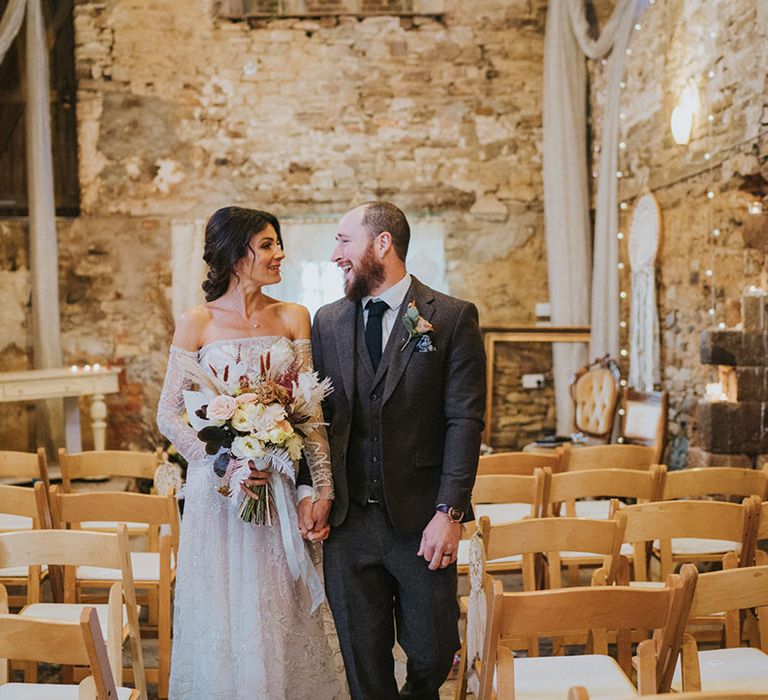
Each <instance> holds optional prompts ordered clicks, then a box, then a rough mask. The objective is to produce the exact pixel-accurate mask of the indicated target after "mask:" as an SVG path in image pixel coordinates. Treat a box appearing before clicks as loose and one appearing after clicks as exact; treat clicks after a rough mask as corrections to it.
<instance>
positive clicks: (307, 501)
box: [298, 496, 315, 539]
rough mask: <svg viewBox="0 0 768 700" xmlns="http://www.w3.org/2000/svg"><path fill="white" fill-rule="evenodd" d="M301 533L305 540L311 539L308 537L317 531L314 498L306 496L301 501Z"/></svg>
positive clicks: (299, 512) (299, 508)
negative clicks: (313, 511) (314, 516)
mask: <svg viewBox="0 0 768 700" xmlns="http://www.w3.org/2000/svg"><path fill="white" fill-rule="evenodd" d="M298 515H299V532H300V533H301V536H302V537H303V538H304V539H309V538H308V537H307V535H308V534H309V533H310V532H312V530H314V529H315V519H314V518H313V517H312V498H311V496H306V497H305V498H302V499H301V500H300V501H299V507H298Z"/></svg>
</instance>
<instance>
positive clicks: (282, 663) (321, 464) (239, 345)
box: [157, 337, 348, 700]
mask: <svg viewBox="0 0 768 700" xmlns="http://www.w3.org/2000/svg"><path fill="white" fill-rule="evenodd" d="M267 351H269V352H270V355H271V357H272V363H273V366H274V363H275V362H276V361H291V360H292V359H294V358H295V359H296V360H298V361H299V362H300V363H301V365H302V368H303V369H307V368H311V351H310V344H309V341H308V340H298V341H290V340H288V339H286V338H279V337H255V338H244V339H235V340H220V341H216V342H213V343H210V344H208V345H206V346H204V347H203V348H201V349H200V351H199V352H197V353H191V352H188V351H186V350H183V349H181V348H177V347H174V346H172V347H171V352H170V357H169V361H168V371H167V373H166V377H165V383H164V385H163V391H162V395H161V397H160V404H159V407H158V414H157V422H158V426H159V428H160V431H161V432H162V433H163V434H164V435H165V436H166V437H167V438H168V439H169V440H171V442H172V443H173V444H174V445H175V446H176V448H177V449H178V451H179V452H180V453H181V454H182V456H184V458H185V459H186V460H187V461H188V463H189V467H188V470H187V482H186V485H185V488H184V496H185V505H184V516H183V518H182V522H181V542H180V549H179V561H178V567H177V573H176V592H175V603H174V625H173V654H172V659H171V685H170V696H171V698H172V699H176V700H181V699H183V700H192V699H197V698H199V699H200V700H203V699H205V700H208V699H213V698H219V699H222V700H223V699H226V700H246V699H247V700H255V699H256V698H259V699H262V698H267V699H270V700H301V699H303V698H312V700H336V698H346V697H348V694H347V691H346V687H345V683H344V680H343V664H342V661H341V654H340V652H339V647H338V640H337V639H336V636H335V631H334V629H333V623H332V621H331V617H330V613H329V611H328V609H327V606H326V604H325V603H323V604H322V605H321V607H320V608H319V609H318V610H317V611H316V612H315V613H310V609H311V607H312V602H311V595H310V592H309V590H308V589H307V587H306V586H305V585H304V583H303V581H302V580H299V581H294V580H293V577H292V576H291V573H290V571H289V568H288V564H287V560H286V554H285V550H284V547H283V541H282V539H281V534H280V527H279V526H277V525H273V526H255V525H252V524H248V523H245V522H243V521H242V520H241V519H240V518H239V517H238V515H237V513H236V510H235V509H234V508H232V506H231V505H230V503H229V502H228V500H229V499H227V498H224V497H223V496H222V495H221V494H220V493H218V492H217V490H216V487H217V486H218V485H219V483H220V480H219V479H218V477H216V475H215V474H214V472H213V468H212V464H213V457H210V456H208V455H206V453H205V446H204V444H203V443H202V442H201V441H200V440H198V438H197V435H196V431H195V430H194V429H193V428H191V427H190V426H189V425H188V424H187V422H186V421H185V420H184V398H183V392H184V391H185V390H189V389H192V388H193V380H192V379H191V378H190V374H191V373H190V372H189V371H188V370H185V364H186V366H187V367H189V364H187V363H189V362H190V360H192V361H194V362H196V363H198V365H199V366H200V367H202V368H203V369H204V370H205V371H206V372H208V373H211V374H214V375H215V376H219V377H222V376H223V375H224V372H225V368H227V367H229V368H233V367H235V366H237V368H238V369H240V368H242V367H243V366H245V367H248V368H255V369H256V371H258V368H259V366H260V365H259V363H260V359H261V357H262V355H263V354H265V353H266V352H267ZM195 369H196V368H195ZM226 371H227V372H229V371H230V370H226ZM310 437H311V438H312V439H308V441H307V442H308V443H311V444H308V449H307V453H308V454H307V458H308V463H309V466H310V471H311V473H312V479H313V486H314V488H315V489H318V488H321V487H324V488H326V489H327V488H328V487H332V481H331V472H330V465H329V464H328V461H327V437H326V435H325V431H324V430H323V431H317V433H316V434H315V435H313V436H310ZM278 478H285V477H278ZM290 488H291V493H294V491H293V488H294V487H293V486H292V485H291V487H290ZM295 510H296V509H295V498H294V499H292V501H291V511H290V516H291V520H292V521H294V520H295V517H296V515H295Z"/></svg>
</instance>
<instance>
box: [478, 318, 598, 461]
mask: <svg viewBox="0 0 768 700" xmlns="http://www.w3.org/2000/svg"><path fill="white" fill-rule="evenodd" d="M481 330H482V332H483V338H484V343H485V353H486V357H487V365H486V377H485V382H486V399H485V430H484V432H483V442H484V443H485V444H486V445H489V446H495V447H499V448H502V449H521V448H522V445H521V444H516V443H515V441H514V438H507V439H502V440H501V442H499V440H495V441H494V433H496V434H498V432H499V429H498V425H497V424H498V420H497V419H498V418H499V416H498V411H499V409H503V404H504V402H505V396H521V395H523V394H522V393H521V392H522V391H523V390H522V387H521V386H520V385H519V382H518V379H520V378H521V377H522V375H523V374H526V373H529V372H531V371H533V372H535V373H537V374H539V373H543V374H545V375H549V376H551V369H552V353H551V344H552V343H585V344H588V343H589V338H590V329H589V326H509V327H487V328H483V329H481ZM542 343H544V344H547V345H545V346H543V347H542V346H541V345H540V344H542ZM509 344H517V347H516V348H515V347H514V346H513V348H509V347H506V346H509ZM510 349H512V350H514V349H516V350H518V351H519V352H518V357H517V358H514V357H513V358H509V357H504V358H502V359H503V360H504V362H505V368H504V373H505V374H506V377H507V379H506V380H505V379H504V377H499V381H497V369H499V368H498V367H497V359H498V358H499V356H500V355H509V353H508V350H510ZM499 374H502V371H501V370H500V369H499ZM510 377H512V379H510ZM511 383H513V384H514V386H510V384H511ZM542 389H545V391H544V393H543V394H542V393H541V392H540V391H539V390H538V389H535V390H533V391H534V392H535V391H539V394H538V395H537V394H534V393H531V392H528V393H526V394H525V395H526V396H531V397H535V396H539V397H540V399H539V402H538V403H539V407H538V410H542V411H544V410H548V411H549V412H550V413H551V414H552V415H554V388H553V387H552V386H551V382H550V383H549V386H548V387H542ZM513 410H515V411H517V410H518V406H515V408H514V409H513ZM530 410H531V411H533V412H536V410H537V407H536V406H530ZM515 420H518V417H515ZM536 425H537V423H534V425H533V429H535V427H536ZM518 432H519V433H521V434H525V435H526V437H525V441H531V440H533V439H536V438H535V436H534V435H533V433H532V432H530V430H529V432H527V433H526V429H525V427H521V428H520V430H519V431H518ZM550 432H554V427H552V429H551V431H550ZM510 440H512V441H510ZM519 442H522V441H519ZM494 443H495V444H494Z"/></svg>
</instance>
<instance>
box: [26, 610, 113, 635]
mask: <svg viewBox="0 0 768 700" xmlns="http://www.w3.org/2000/svg"><path fill="white" fill-rule="evenodd" d="M122 607H123V626H125V625H126V624H128V614H127V612H126V609H125V605H123V606H122ZM83 608H94V609H95V610H96V615H97V616H98V618H99V627H101V636H102V637H104V639H105V640H106V639H107V620H108V615H109V613H108V610H109V606H108V605H105V604H102V605H81V604H80V603H32V604H31V605H27V606H26V607H25V608H24V609H23V610H22V611H21V612H20V613H19V615H23V616H24V617H34V618H37V619H39V620H63V621H65V622H79V621H80V613H82V612H83Z"/></svg>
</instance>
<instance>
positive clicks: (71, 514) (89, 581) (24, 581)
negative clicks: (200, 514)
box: [0, 452, 179, 697]
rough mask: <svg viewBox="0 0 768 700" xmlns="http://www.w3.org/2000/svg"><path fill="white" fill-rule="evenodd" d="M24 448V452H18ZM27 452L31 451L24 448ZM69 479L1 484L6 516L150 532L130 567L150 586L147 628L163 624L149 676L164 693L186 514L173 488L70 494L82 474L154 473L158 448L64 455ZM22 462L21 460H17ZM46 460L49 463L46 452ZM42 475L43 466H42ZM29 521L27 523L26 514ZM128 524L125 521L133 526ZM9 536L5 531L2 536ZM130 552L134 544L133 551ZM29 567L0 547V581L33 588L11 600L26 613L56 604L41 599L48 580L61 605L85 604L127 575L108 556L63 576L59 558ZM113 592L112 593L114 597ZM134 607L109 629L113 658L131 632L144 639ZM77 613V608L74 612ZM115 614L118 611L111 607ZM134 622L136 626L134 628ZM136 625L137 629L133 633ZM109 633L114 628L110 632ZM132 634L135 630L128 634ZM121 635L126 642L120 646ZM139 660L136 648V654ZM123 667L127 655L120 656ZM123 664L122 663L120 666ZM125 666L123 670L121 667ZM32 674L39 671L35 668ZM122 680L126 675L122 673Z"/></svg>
mask: <svg viewBox="0 0 768 700" xmlns="http://www.w3.org/2000/svg"><path fill="white" fill-rule="evenodd" d="M18 454H19V453H17V455H18ZM21 454H24V453H21ZM60 456H61V463H62V484H61V486H54V487H51V488H50V489H48V488H47V486H48V482H47V481H44V480H43V479H41V478H39V477H38V476H35V475H34V474H29V476H30V477H31V478H32V479H37V482H36V483H35V487H34V489H29V488H23V487H18V486H2V487H0V513H4V514H6V516H7V517H12V518H17V519H18V520H17V523H15V524H14V526H13V527H12V528H10V530H11V531H12V532H16V533H23V532H24V529H22V528H21V527H20V525H21V524H26V525H27V527H29V526H30V525H31V526H33V527H34V528H35V529H38V530H40V529H42V530H43V531H46V530H47V531H48V534H51V532H50V531H51V529H60V528H64V529H66V528H68V529H70V530H77V529H84V530H96V531H100V532H105V533H116V532H117V531H118V527H120V525H119V524H120V523H124V524H126V525H127V529H126V533H127V534H129V535H137V534H138V535H144V536H145V538H146V540H147V542H148V545H149V546H148V547H147V549H148V551H137V552H129V554H128V565H129V566H130V569H131V572H132V576H133V577H134V578H135V588H136V589H138V590H140V591H143V592H144V594H143V597H142V598H141V599H140V600H138V602H141V603H144V604H146V605H147V606H148V612H149V615H148V624H147V625H145V626H144V627H145V630H148V631H152V632H153V633H154V632H155V630H156V634H157V636H158V667H157V668H156V669H146V677H147V678H148V680H149V681H150V682H155V683H157V684H158V695H159V697H167V694H168V675H169V668H170V646H171V591H172V586H173V580H174V577H175V557H176V554H177V551H178V536H179V513H178V506H177V502H176V499H175V497H174V495H173V493H172V492H171V493H169V494H167V495H166V496H157V495H145V494H138V493H127V492H78V493H71V491H72V481H73V480H74V479H79V478H88V477H95V476H104V475H107V476H115V475H118V476H127V477H135V478H150V479H151V478H152V477H153V476H154V471H155V469H156V468H157V464H158V457H159V455H158V454H155V453H137V454H134V453H123V452H103V453H81V454H77V455H70V454H67V453H62V454H61V455H60ZM12 461H13V462H14V463H15V464H18V463H19V460H18V459H14V460H12ZM39 463H40V464H43V463H44V455H43V458H41V460H40V462H39ZM38 473H39V472H38ZM22 518H23V519H24V520H25V523H22V522H21V519H22ZM126 525H123V526H122V527H126ZM0 536H2V535H0ZM126 551H127V549H126ZM45 564H46V565H43V563H40V564H35V563H32V565H30V566H26V565H23V564H19V563H9V562H7V561H5V559H4V558H3V556H2V554H1V553H0V583H3V584H5V585H6V586H8V587H11V588H12V589H18V588H21V589H22V590H23V588H24V587H26V595H25V596H24V597H20V596H16V597H10V599H9V602H10V604H11V606H15V607H22V606H23V609H22V613H23V614H25V615H31V614H33V613H34V614H40V615H46V614H48V613H51V612H55V609H53V608H49V607H45V606H48V605H51V604H48V603H42V598H41V584H42V581H43V580H44V579H45V578H46V577H49V578H51V588H52V591H53V595H54V600H56V602H57V603H60V602H67V603H69V604H73V603H75V602H76V601H79V603H80V605H81V606H82V605H83V604H85V603H88V604H91V603H96V602H98V601H101V600H104V591H106V590H108V589H111V588H112V587H113V586H114V584H115V582H116V580H119V579H120V578H122V577H121V572H120V569H119V567H116V566H113V565H110V564H109V563H108V562H102V563H101V564H95V563H90V562H88V561H82V562H79V563H78V562H76V561H75V562H72V564H78V565H77V566H74V565H72V566H67V567H65V568H64V574H63V576H62V575H61V570H60V569H59V567H58V566H57V565H55V562H53V564H48V563H47V562H46V563H45ZM114 595H115V594H114V592H113V593H112V594H111V598H114ZM133 605H134V604H131V605H127V606H126V607H127V610H125V611H124V613H123V616H124V617H125V619H124V620H122V621H120V622H119V625H118V626H119V628H120V629H121V634H119V635H115V634H112V635H106V634H105V636H106V637H107V639H108V644H110V645H111V647H110V649H111V653H112V655H113V656H116V655H117V654H118V651H119V654H120V655H121V654H122V651H121V649H122V642H123V641H124V639H125V638H127V637H128V636H130V635H133V636H132V637H131V640H132V644H133V641H134V637H135V639H138V621H137V622H136V625H132V624H131V625H129V624H128V622H129V620H128V617H129V616H130V617H133V616H134V615H133V613H130V614H129V613H128V610H132V609H133ZM95 609H96V611H97V615H99V614H100V613H106V612H107V611H106V607H105V606H100V605H98V604H97V605H96V607H95ZM70 614H71V611H70ZM111 615H112V617H111V618H110V619H116V618H114V613H111ZM129 628H132V629H129ZM134 630H135V632H134ZM104 631H105V633H106V632H107V629H105V630H104ZM129 632H130V635H129ZM118 638H119V646H118V641H117V640H118ZM132 657H133V658H134V659H135V658H136V654H132ZM120 666H121V667H122V661H120ZM115 670H116V669H115ZM121 672H122V669H121ZM144 673H145V672H144V670H143V666H142V671H141V674H140V676H137V671H136V669H135V668H131V669H129V672H128V675H129V676H132V677H133V680H134V683H136V684H137V686H138V685H139V684H140V683H141V684H143V683H144V681H143V676H144ZM32 675H33V674H32ZM116 677H117V678H118V679H119V675H118V674H117V673H116Z"/></svg>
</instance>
